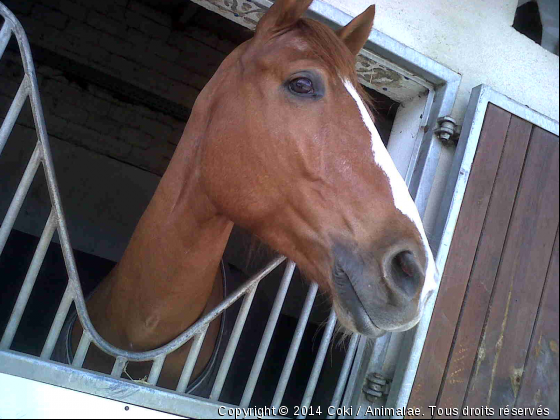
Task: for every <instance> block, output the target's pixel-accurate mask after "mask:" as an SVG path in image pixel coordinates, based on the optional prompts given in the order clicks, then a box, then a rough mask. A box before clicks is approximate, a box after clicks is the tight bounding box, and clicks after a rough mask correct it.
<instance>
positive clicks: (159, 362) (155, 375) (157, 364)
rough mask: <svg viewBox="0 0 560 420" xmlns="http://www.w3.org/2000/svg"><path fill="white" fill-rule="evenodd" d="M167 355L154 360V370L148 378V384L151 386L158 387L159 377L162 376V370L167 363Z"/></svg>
mask: <svg viewBox="0 0 560 420" xmlns="http://www.w3.org/2000/svg"><path fill="white" fill-rule="evenodd" d="M165 356H166V355H165V354H163V355H161V356H159V357H157V358H156V359H155V360H154V363H153V365H152V369H151V370H150V376H149V377H148V383H149V384H150V385H156V384H157V381H158V379H159V375H160V374H161V369H162V368H163V364H164V363H165Z"/></svg>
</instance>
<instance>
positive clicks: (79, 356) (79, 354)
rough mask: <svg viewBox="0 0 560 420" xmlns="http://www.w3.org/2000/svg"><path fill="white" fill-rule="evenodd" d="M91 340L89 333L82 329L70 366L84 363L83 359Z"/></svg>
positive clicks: (79, 365)
mask: <svg viewBox="0 0 560 420" xmlns="http://www.w3.org/2000/svg"><path fill="white" fill-rule="evenodd" d="M91 340H92V338H91V334H90V333H88V332H87V331H86V330H84V331H83V332H82V338H81V339H80V344H78V349H77V350H76V354H75V355H74V360H72V366H74V367H77V368H81V367H82V365H83V364H84V360H86V356H87V352H88V350H89V346H90V345H91Z"/></svg>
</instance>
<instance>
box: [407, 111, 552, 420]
mask: <svg viewBox="0 0 560 420" xmlns="http://www.w3.org/2000/svg"><path fill="white" fill-rule="evenodd" d="M558 153H559V143H558V137H557V136H555V135H553V134H551V133H550V132H548V131H545V130H544V129H542V128H539V127H538V126H535V125H533V124H532V123H530V122H528V121H525V120H523V119H521V118H519V117H517V116H515V115H513V114H511V113H510V112H507V111H505V110H504V109H502V108H499V107H498V106H496V105H493V104H492V103H490V104H488V108H487V111H486V116H485V119H484V125H483V127H482V132H481V135H480V138H479V143H478V148H477V151H476V155H475V159H474V162H473V167H472V171H471V175H470V178H469V182H468V185H467V189H466V192H465V196H464V199H463V204H462V207H461V212H460V213H459V218H458V220H457V226H456V229H455V233H454V236H453V241H452V243H451V247H450V250H449V256H448V259H447V262H446V266H445V270H444V274H443V278H442V283H441V286H440V291H439V295H438V298H437V301H436V306H435V309H434V313H433V317H432V321H431V323H430V328H429V330H428V335H427V338H426V342H425V345H424V350H423V353H422V357H421V359H420V364H419V367H418V371H417V374H416V379H415V382H414V387H413V390H412V394H411V397H410V400H409V404H408V407H417V408H420V409H421V412H422V414H423V415H422V416H421V418H430V417H435V418H442V417H449V418H458V417H464V418H471V417H474V416H482V417H510V416H511V415H512V412H511V409H512V408H527V409H534V411H533V412H531V411H529V412H528V413H526V414H527V417H537V414H539V413H540V412H537V409H538V408H539V407H541V408H542V409H545V408H546V409H548V410H549V416H550V417H556V418H558V414H559V411H558V380H559V373H558V304H559V302H558V210H559V204H558V188H559V174H558V172H559V170H558V164H559V162H558ZM430 406H432V407H433V406H437V407H438V408H439V411H437V410H436V411H433V410H432V409H430ZM506 407H507V408H509V409H510V411H506V410H504V409H505V408H506ZM466 408H468V409H471V410H472V409H474V410H475V411H464V410H465V409H466ZM500 409H502V411H500ZM531 414H532V415H531ZM514 417H515V416H514Z"/></svg>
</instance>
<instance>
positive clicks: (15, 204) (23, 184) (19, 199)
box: [0, 144, 41, 254]
mask: <svg viewBox="0 0 560 420" xmlns="http://www.w3.org/2000/svg"><path fill="white" fill-rule="evenodd" d="M40 163H41V150H40V147H39V144H37V146H35V150H34V151H33V154H32V155H31V159H29V163H28V164H27V168H26V169H25V173H24V174H23V177H22V178H21V181H20V183H19V186H18V189H17V190H16V193H15V195H14V198H13V199H12V203H11V204H10V207H9V208H8V212H7V213H6V216H5V217H4V221H3V222H2V226H1V227H0V254H2V251H3V250H4V246H5V245H6V241H7V240H8V236H9V235H10V232H11V230H12V228H13V227H14V223H15V221H16V218H17V215H18V213H19V211H20V209H21V206H22V205H23V200H24V199H25V196H26V195H27V191H29V187H30V186H31V182H32V181H33V178H34V177H35V173H36V172H37V168H38V167H39V164H40Z"/></svg>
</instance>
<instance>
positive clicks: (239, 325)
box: [210, 284, 258, 401]
mask: <svg viewBox="0 0 560 420" xmlns="http://www.w3.org/2000/svg"><path fill="white" fill-rule="evenodd" d="M257 286H258V284H255V285H254V286H253V289H252V290H251V291H250V292H249V293H247V296H245V299H243V304H242V305H241V309H240V310H239V314H238V315H237V320H236V321H235V326H234V327H233V331H232V332H231V336H230V338H229V343H228V345H227V347H226V351H225V353H224V357H223V359H222V364H221V365H220V369H219V370H218V374H217V375H216V380H215V382H214V386H213V387H212V392H211V393H210V400H213V401H217V400H218V398H220V394H221V393H222V388H223V387H224V382H225V381H226V377H227V374H228V372H229V368H230V366H231V361H232V360H233V356H234V354H235V350H236V349H237V343H238V342H239V337H241V333H242V332H243V327H244V326H245V321H246V320H247V315H248V314H249V309H251V304H252V303H253V298H254V297H255V293H256V292H257Z"/></svg>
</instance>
